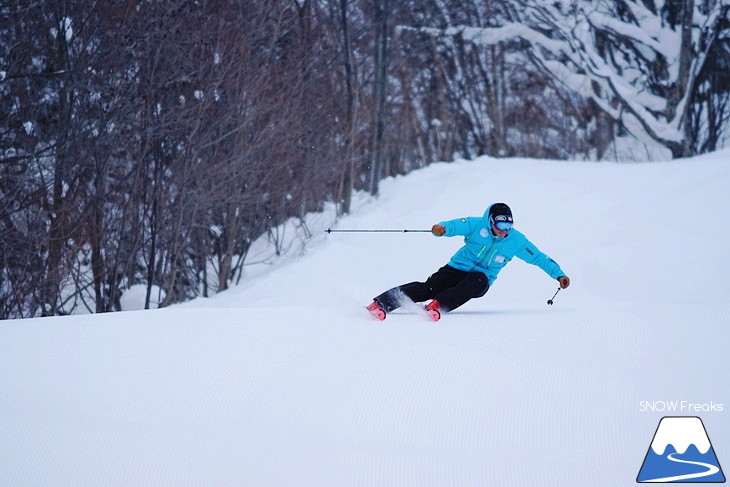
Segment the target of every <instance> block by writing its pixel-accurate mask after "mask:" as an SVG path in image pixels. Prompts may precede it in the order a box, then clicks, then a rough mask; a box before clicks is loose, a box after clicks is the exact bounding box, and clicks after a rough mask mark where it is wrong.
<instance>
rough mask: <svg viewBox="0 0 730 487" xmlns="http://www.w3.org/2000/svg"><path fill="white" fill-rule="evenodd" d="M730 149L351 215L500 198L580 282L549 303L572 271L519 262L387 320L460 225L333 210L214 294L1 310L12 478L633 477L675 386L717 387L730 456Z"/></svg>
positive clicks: (437, 190) (709, 417)
mask: <svg viewBox="0 0 730 487" xmlns="http://www.w3.org/2000/svg"><path fill="white" fill-rule="evenodd" d="M728 160H730V151H724V152H720V153H716V154H712V155H709V156H705V157H700V158H696V159H692V160H683V161H675V162H666V163H647V164H609V163H601V164H596V163H576V162H556V161H541V160H493V159H489V158H482V159H478V160H476V161H461V162H457V163H452V164H445V163H444V164H435V165H432V166H430V167H428V168H426V169H423V170H421V171H418V172H416V173H413V174H411V175H409V176H406V177H401V178H395V179H391V180H387V181H385V182H384V183H383V185H382V190H381V191H382V195H381V197H380V198H379V199H377V200H376V201H373V202H370V203H368V204H366V205H360V207H358V208H357V210H356V212H355V213H354V214H353V215H352V216H350V217H347V218H343V219H341V220H340V221H339V222H338V224H337V228H424V229H426V228H430V226H431V225H432V224H433V223H436V222H438V221H440V220H444V219H449V218H456V217H462V216H470V215H481V214H482V212H483V211H484V208H485V207H486V206H487V205H488V204H489V203H491V202H494V201H505V202H507V203H509V204H510V205H511V206H512V209H513V212H514V215H515V220H516V226H517V228H519V229H520V230H521V231H522V232H523V233H525V234H526V235H527V236H528V237H529V238H530V239H531V240H532V241H533V242H534V243H536V244H537V245H538V246H539V247H540V248H541V250H543V251H545V252H546V253H548V254H549V255H550V256H552V257H553V258H554V259H555V260H557V261H558V262H559V263H560V264H561V266H562V267H563V269H564V270H565V271H566V272H567V273H568V275H569V276H570V277H571V279H572V281H573V282H572V285H571V287H570V288H569V289H567V290H565V291H561V292H560V294H558V296H557V297H556V298H555V305H554V306H547V305H546V300H547V299H548V298H550V297H551V296H552V295H553V293H554V292H555V290H556V289H557V282H556V281H554V280H552V279H550V278H549V277H548V276H546V275H545V274H544V273H543V272H542V271H541V270H539V269H538V268H536V267H533V266H529V265H527V264H524V263H523V262H520V261H518V260H517V259H515V260H514V261H513V262H512V263H510V265H509V266H508V267H507V268H506V269H505V270H504V271H503V272H502V274H500V278H499V280H498V281H497V282H496V284H495V285H494V287H493V288H492V289H490V290H489V292H488V293H487V295H486V296H485V297H483V298H481V299H478V300H474V301H471V302H469V303H468V304H467V305H465V306H464V307H463V308H460V309H458V310H456V311H455V312H453V313H451V314H449V315H447V316H445V317H444V318H443V319H442V320H441V321H440V322H439V323H432V322H429V321H427V320H425V319H424V317H423V316H422V315H421V314H420V313H418V312H414V310H413V309H405V310H403V311H400V312H396V313H393V314H392V315H391V316H389V317H388V319H387V320H386V321H385V322H384V323H379V322H376V321H374V320H372V319H371V318H370V317H369V316H368V315H367V314H366V313H365V312H364V310H363V309H362V307H363V306H364V305H366V304H368V302H369V301H370V299H371V298H372V297H373V296H374V295H376V294H378V293H379V292H381V291H383V290H385V289H386V288H388V287H390V286H392V285H396V284H400V283H403V282H408V281H412V280H420V279H424V278H426V277H427V276H428V274H430V273H431V272H433V271H434V270H436V269H437V268H438V267H440V266H441V265H443V264H444V263H446V262H447V261H448V258H449V257H450V255H451V254H452V253H453V252H454V251H455V250H456V249H458V248H459V246H460V245H461V240H460V239H459V238H452V239H447V238H436V237H433V236H430V235H429V234H331V235H329V236H326V235H325V234H324V232H321V230H323V229H324V228H325V227H326V224H324V225H323V228H321V229H318V230H319V235H320V236H319V237H318V238H316V239H315V240H314V241H313V242H312V245H311V246H310V247H309V250H308V251H307V253H306V254H305V255H304V256H302V257H301V258H298V259H296V260H295V261H293V262H288V263H285V264H282V265H278V266H274V268H273V269H272V270H271V271H270V272H268V273H265V274H263V275H258V276H257V277H255V278H251V279H248V280H245V282H244V283H243V284H242V285H241V286H239V287H237V288H235V289H233V290H231V291H228V292H225V293H222V294H220V295H218V296H216V297H214V298H210V299H206V300H202V299H199V300H196V301H194V302H192V303H188V304H186V305H182V306H177V307H173V308H167V309H161V310H152V311H134V312H124V313H115V314H105V315H84V316H75V317H60V318H43V319H33V320H24V321H6V322H2V323H0V439H1V441H0V485H2V486H12V487H21V486H43V487H50V486H74V487H76V486H101V485H103V486H136V487H138V486H156V487H157V486H236V487H240V486H283V485H291V486H310V485H311V486H391V485H392V486H418V487H422V486H431V485H433V486H446V485H451V486H480V487H481V486H484V485H499V486H532V485H540V486H560V487H565V486H591V487H594V486H607V487H608V486H610V487H614V486H617V485H633V484H634V483H635V480H634V479H635V478H636V475H637V472H638V471H639V468H640V467H641V463H642V461H643V459H644V456H645V454H646V451H647V448H648V447H649V443H650V442H651V440H652V435H653V434H654V432H655V430H656V426H657V424H658V422H659V419H660V418H661V417H662V416H664V415H668V413H666V412H664V413H662V412H659V411H654V412H641V410H640V402H641V401H668V400H687V401H690V402H692V403H709V402H711V401H712V402H713V403H722V404H724V411H723V412H707V413H701V414H699V415H700V416H701V417H702V419H703V421H704V424H705V427H706V428H707V430H708V433H709V435H710V438H711V439H712V441H713V447H714V449H715V452H716V453H717V455H718V458H719V460H720V463H721V464H724V463H730V460H728V459H730V456H728V455H730V421H728V417H727V415H728V410H729V409H730V387H728V386H729V385H730V384H729V382H728V370H730V359H729V358H728V357H730V353H728V345H730V260H729V259H728V249H729V248H730V246H729V245H728V242H729V241H730V216H728V215H729V213H728V209H729V208H730V191H728V188H730V164H728ZM671 415H682V414H681V412H679V411H677V412H674V413H672V414H671ZM685 415H691V416H695V415H698V413H696V412H694V411H692V412H686V413H685Z"/></svg>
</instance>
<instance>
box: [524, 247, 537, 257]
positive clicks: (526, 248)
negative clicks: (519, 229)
mask: <svg viewBox="0 0 730 487" xmlns="http://www.w3.org/2000/svg"><path fill="white" fill-rule="evenodd" d="M525 250H527V253H528V254H530V255H535V254H533V253H532V250H530V249H529V247H525Z"/></svg>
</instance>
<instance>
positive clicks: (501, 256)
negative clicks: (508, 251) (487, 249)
mask: <svg viewBox="0 0 730 487" xmlns="http://www.w3.org/2000/svg"><path fill="white" fill-rule="evenodd" d="M494 262H496V263H497V264H501V263H503V262H504V256H503V255H498V256H497V257H495V258H494Z"/></svg>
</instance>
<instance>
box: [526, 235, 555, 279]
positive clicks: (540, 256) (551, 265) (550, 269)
mask: <svg viewBox="0 0 730 487" xmlns="http://www.w3.org/2000/svg"><path fill="white" fill-rule="evenodd" d="M515 255H516V256H517V257H519V258H520V259H522V260H524V261H525V262H527V263H528V264H532V265H536V266H538V267H539V268H540V269H542V270H543V271H545V273H546V274H547V275H549V276H550V277H552V278H553V279H557V278H558V277H560V276H564V275H565V272H563V270H562V269H561V268H560V266H559V265H558V263H557V262H555V261H554V260H553V259H551V258H550V257H548V255H547V254H544V253H543V252H540V249H538V248H537V247H536V246H535V245H534V244H533V243H532V242H530V241H529V240H527V238H525V241H524V243H523V244H522V245H520V248H519V249H518V250H517V253H516V254H515Z"/></svg>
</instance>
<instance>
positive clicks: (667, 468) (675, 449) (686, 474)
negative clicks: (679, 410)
mask: <svg viewBox="0 0 730 487" xmlns="http://www.w3.org/2000/svg"><path fill="white" fill-rule="evenodd" d="M636 481H637V482H639V483H645V482H647V483H661V482H677V483H685V482H703V483H704V482H713V483H722V482H725V475H724V474H723V472H722V468H721V467H720V462H718V460H717V456H716V455H715V449H714V448H712V443H710V437H709V436H707V430H705V425H704V424H703V423H702V420H701V419H700V418H698V417H697V416H665V417H663V418H662V419H661V421H659V426H658V427H657V429H656V432H655V433H654V438H653V439H652V440H651V445H649V450H648V451H647V452H646V456H645V457H644V463H643V464H642V465H641V470H639V475H638V476H637V477H636Z"/></svg>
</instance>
